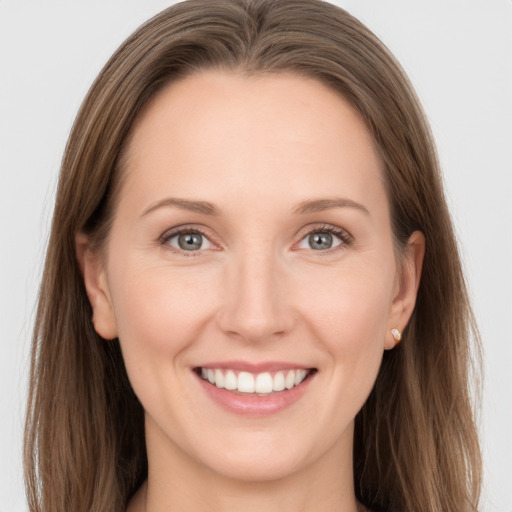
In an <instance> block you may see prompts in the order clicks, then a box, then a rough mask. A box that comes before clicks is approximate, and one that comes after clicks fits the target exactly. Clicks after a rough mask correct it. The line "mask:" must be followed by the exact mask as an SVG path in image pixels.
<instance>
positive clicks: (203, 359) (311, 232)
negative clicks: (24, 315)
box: [26, 0, 480, 512]
mask: <svg viewBox="0 0 512 512" xmlns="http://www.w3.org/2000/svg"><path fill="white" fill-rule="evenodd" d="M472 330H474V327H473V321H472V314H471V310H470V307H469V304H468V300H467V294H466V290H465V287H464V280H463V277H462V273H461V269H460V262H459V258H458V253H457V248H456V244H455V240H454V236H453V231H452V227H451V223H450V219H449V214H448V211H447V208H446V204H445V201H444V198H443V192H442V187H441V183H440V177H439V172H438V168H437V163H436V156H435V151H434V148H433V143H432V141H431V137H430V132H429V129H428V126H427V124H426V122H425V120H424V117H423V114H422V112H421V108H420V107H419V105H418V103H417V100H416V99H415V95H414V93H413V91H412V90H411V88H410V86H409V85H408V82H407V79H406V77H405V76H404V73H403V72H402V71H401V69H400V68H399V66H398V64H397V63H396V62H395V61H394V59H393V58H392V57H391V56H390V54H389V52H388V51H387V50H386V49H385V48H384V47H383V45H382V44H381V43H380V42H379V41H378V40H377V39H376V37H375V36H374V35H373V34H372V33H371V32H369V31H368V29H366V28H365V27H364V26H362V25H361V24H360V23H359V22H357V21H356V20H355V19H354V18H352V17H351V16H350V15H348V14H347V13H346V12H344V11H342V10H340V9H338V8H336V7H334V6H332V5H329V4H324V3H321V2H317V1H307V2H304V1H288V0H286V1H282V0H280V1H252V2H245V1H242V0H239V1H220V0H219V1H217V0H214V1H209V2H198V1H192V2H185V3H183V4H178V5H176V6H173V7H171V8H169V9H168V10H166V11H164V12H162V13H161V14H160V15H158V16H156V17H155V18H153V19H152V20H150V21H149V22H148V23H147V24H145V25H144V26H143V27H141V28H140V29H139V30H137V31H136V32H135V34H133V35H132V36H131V37H130V38H129V39H128V40H127V41H126V42H125V43H124V44H123V45H122V47H121V48H120V49H119V50H118V51H117V52H116V53H115V55H114V56H113V57H112V59H111V60H110V61H109V63H107V65H106V66H105V68H104V70H103V71H102V73H101V74H100V76H99V77H98V79H97V80H96V82H95V83H94V84H93V86H92V88H91V91H90V92H89V94H88V96H87V98H86V99H85V101H84V104H83V106H82V108H81V110H80V112H79V114H78V117H77V120H76V123H75V126H74V128H73V131H72V133H71V136H70V139H69V143H68V147H67V149H66V153H65V156H64V161H63V166H62V172H61V178H60V183H59V190H58V194H57V202H56V208H55V214H54V221H53V226H52V234H51V239H50V243H49V248H48V254H47V260H46V269H45V274H44V278H43V286H42V292H41V299H40V303H39V309H38V318H37V321H36V328H35V334H34V340H35V342H34V349H33V354H34V356H33V364H32V372H31V401H30V404H29V414H28V420H27V430H26V466H27V483H28V491H29V500H30V506H31V509H33V510H44V511H46V510H95V511H96V510H126V509H127V508H128V510H130V511H139V510H141V511H143V510H146V511H147V512H151V511H156V510H164V509H165V510H174V509H176V510H203V509H208V510H212V509H213V510H234V509H244V510H251V509H252V508H255V507H256V506H258V507H261V504H262V503H264V506H265V507H267V508H268V509H270V510H274V509H276V510H277V509H279V510H292V509H293V510H297V509H298V510H326V511H327V510H345V511H355V510H365V509H368V510H390V511H391V510H418V511H446V510H450V511H452V510H453V511H458V510H460V511H463V510H464V511H465V510H476V508H477V504H478V493H479V482H480V460H479V450H478V442H477V438H476V433H475V426H474V421H473V416H472V412H471V408H470V401H469V396H468V368H469V363H470V359H469V353H470V348H469V337H470V333H471V332H472Z"/></svg>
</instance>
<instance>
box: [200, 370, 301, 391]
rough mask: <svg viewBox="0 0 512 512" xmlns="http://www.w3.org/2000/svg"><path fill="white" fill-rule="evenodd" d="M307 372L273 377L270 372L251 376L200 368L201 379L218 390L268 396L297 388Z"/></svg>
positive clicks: (280, 374)
mask: <svg viewBox="0 0 512 512" xmlns="http://www.w3.org/2000/svg"><path fill="white" fill-rule="evenodd" d="M307 374H308V370H304V369H297V370H288V371H287V372H285V371H278V372H276V373H275V374H274V375H273V376H272V374H271V373H270V372H263V373H258V374H252V373H249V372H240V373H239V374H238V375H237V374H236V373H235V371H234V370H221V369H219V368H201V377H202V378H203V379H204V380H207V381H209V382H210V383H211V384H214V385H215V386H216V387H218V388H225V389H227V390H229V391H233V390H237V391H239V392H241V393H258V394H269V393H272V391H284V390H285V389H292V388H293V387H294V386H298V385H299V384H300V383H301V382H302V381H303V380H304V379H305V378H306V376H307Z"/></svg>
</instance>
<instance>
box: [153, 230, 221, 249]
mask: <svg viewBox="0 0 512 512" xmlns="http://www.w3.org/2000/svg"><path fill="white" fill-rule="evenodd" d="M183 233H192V234H194V233H197V234H200V235H202V236H204V237H205V238H206V239H207V240H208V241H209V242H210V243H211V244H212V245H213V246H214V247H213V248H212V247H209V248H208V250H214V251H215V250H218V247H220V244H219V243H218V242H217V241H216V239H215V237H213V236H212V235H211V234H209V233H207V232H206V230H204V229H203V228H202V227H199V226H196V225H194V224H183V225H181V226H174V227H172V228H170V229H168V230H167V231H165V232H164V233H162V235H160V236H159V237H158V244H159V245H161V246H162V247H165V248H166V249H169V250H170V251H172V252H174V253H178V254H181V255H184V256H199V255H201V253H203V252H205V251H206V250H207V249H200V250H197V251H184V250H182V249H179V248H178V247H174V246H172V245H170V244H169V240H171V239H172V238H174V237H176V236H179V235H181V234H183Z"/></svg>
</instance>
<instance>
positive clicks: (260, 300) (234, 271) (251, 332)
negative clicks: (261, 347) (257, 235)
mask: <svg viewBox="0 0 512 512" xmlns="http://www.w3.org/2000/svg"><path fill="white" fill-rule="evenodd" d="M226 274H227V275H226V287H225V294H224V302H223V304H222V307H221V311H220V317H219V318H220V325H221V328H222V329H223V330H224V331H225V332H229V333H236V334H238V335H240V336H241V337H243V338H244V339H246V340H248V341H261V340H264V339H267V338H269V337H272V336H274V335H277V334H282V333H284V332H286V331H288V330H289V329H290V328H291V325H292V322H293V313H292V311H291V308H290V303H289V300H288V299H289V296H288V293H287V288H288V286H287V281H288V280H287V277H286V272H285V271H284V267H283V262H281V261H279V260H278V258H277V257H276V255H275V251H274V249H273V248H272V244H270V243H267V244H259V245H258V246H257V247H256V246H255V245H253V246H252V247H246V248H245V249H244V250H243V252H241V253H240V254H239V255H237V256H234V257H233V261H232V264H231V265H229V268H226Z"/></svg>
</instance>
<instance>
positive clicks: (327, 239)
mask: <svg viewBox="0 0 512 512" xmlns="http://www.w3.org/2000/svg"><path fill="white" fill-rule="evenodd" d="M308 242H309V246H310V247H311V249H315V250H325V249H330V248H331V247H332V235H331V234H330V233H312V234H311V235H309V237H308Z"/></svg>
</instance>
